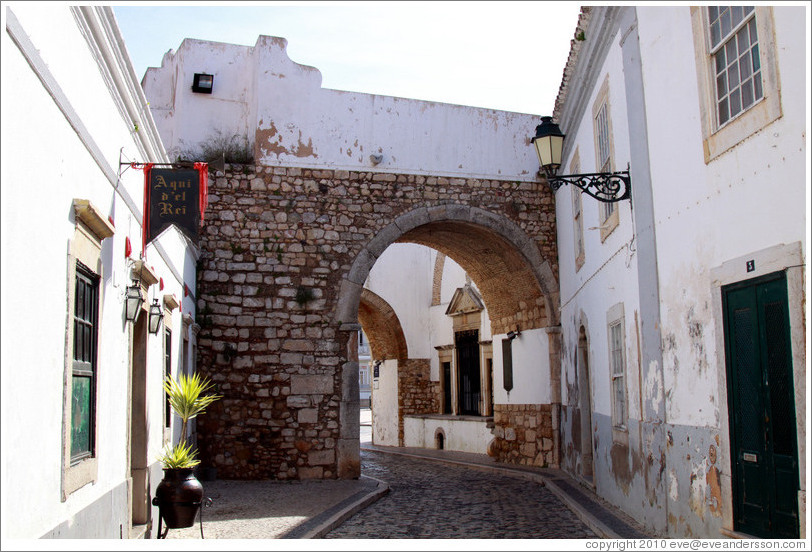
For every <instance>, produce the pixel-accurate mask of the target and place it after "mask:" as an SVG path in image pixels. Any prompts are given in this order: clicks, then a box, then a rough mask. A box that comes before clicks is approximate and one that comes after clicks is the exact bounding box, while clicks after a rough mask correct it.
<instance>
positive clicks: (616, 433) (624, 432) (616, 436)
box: [612, 426, 629, 447]
mask: <svg viewBox="0 0 812 552" xmlns="http://www.w3.org/2000/svg"><path fill="white" fill-rule="evenodd" d="M612 442H613V443H617V444H619V445H624V446H627V447H628V446H629V429H628V428H626V427H617V426H615V427H612Z"/></svg>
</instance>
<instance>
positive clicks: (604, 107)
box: [592, 75, 619, 242]
mask: <svg viewBox="0 0 812 552" xmlns="http://www.w3.org/2000/svg"><path fill="white" fill-rule="evenodd" d="M592 127H593V134H594V138H595V165H596V167H598V169H597V170H596V171H595V172H613V171H614V165H615V164H614V158H615V152H614V143H613V142H614V141H613V140H612V117H611V103H610V102H609V75H606V77H605V78H604V80H603V84H601V87H600V89H599V90H598V94H597V96H596V97H595V102H594V103H593V104H592ZM598 213H599V215H598V223H599V227H600V230H601V242H604V241H605V240H606V238H607V237H608V236H609V234H611V233H612V231H613V230H614V229H615V228H617V225H618V223H619V215H618V208H617V205H616V204H615V203H606V202H603V201H601V202H599V205H598Z"/></svg>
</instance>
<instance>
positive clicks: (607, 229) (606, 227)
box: [600, 209, 620, 243]
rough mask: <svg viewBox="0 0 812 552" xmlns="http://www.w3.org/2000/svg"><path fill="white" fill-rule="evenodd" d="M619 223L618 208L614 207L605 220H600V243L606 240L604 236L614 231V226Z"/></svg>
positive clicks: (606, 236)
mask: <svg viewBox="0 0 812 552" xmlns="http://www.w3.org/2000/svg"><path fill="white" fill-rule="evenodd" d="M619 224H620V215H619V214H618V210H617V209H615V212H614V213H612V214H611V215H609V216H608V217H607V218H606V220H604V221H603V222H601V226H600V229H601V243H603V242H605V241H606V238H608V237H609V235H610V234H611V233H612V232H614V231H615V228H617V227H618V225H619Z"/></svg>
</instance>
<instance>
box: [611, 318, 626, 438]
mask: <svg viewBox="0 0 812 552" xmlns="http://www.w3.org/2000/svg"><path fill="white" fill-rule="evenodd" d="M615 330H616V331H617V334H618V335H617V338H618V339H617V340H614V339H613V331H615ZM606 343H607V352H608V357H607V360H608V366H609V381H610V393H611V402H612V427H613V429H614V430H618V431H621V432H625V431H627V424H626V422H627V421H628V419H629V400H628V392H627V389H626V387H627V378H626V372H627V370H626V353H625V347H626V345H625V344H626V324H625V316H624V309H623V303H618V304H616V305H614V306H613V307H612V308H610V309H609V311H608V312H607V313H606ZM618 391H619V395H618ZM618 398H620V400H618Z"/></svg>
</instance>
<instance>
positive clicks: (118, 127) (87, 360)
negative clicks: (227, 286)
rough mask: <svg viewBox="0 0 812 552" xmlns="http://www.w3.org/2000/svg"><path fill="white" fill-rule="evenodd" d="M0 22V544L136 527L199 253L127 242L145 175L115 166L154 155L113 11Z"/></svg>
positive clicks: (142, 515) (162, 434) (110, 534)
mask: <svg viewBox="0 0 812 552" xmlns="http://www.w3.org/2000/svg"><path fill="white" fill-rule="evenodd" d="M2 17H3V21H4V30H5V32H4V33H3V37H2V89H3V93H2V111H3V117H2V135H3V164H2V182H3V189H2V202H0V203H1V205H2V206H1V207H0V209H2V215H1V216H0V218H1V219H2V246H1V247H0V249H1V250H2V259H3V262H2V281H3V286H2V301H0V302H1V303H2V328H3V330H2V332H3V348H2V353H1V354H2V385H1V386H0V387H2V409H3V411H2V412H3V413H2V464H1V466H2V516H3V517H2V524H0V527H2V538H3V543H4V544H3V547H4V548H5V547H6V545H7V543H11V542H13V541H11V540H9V539H20V538H21V539H31V538H33V539H36V538H51V537H61V538H77V537H78V538H116V539H118V538H130V537H143V536H144V535H147V534H150V532H151V531H152V527H153V525H155V524H156V522H157V519H158V510H157V508H154V507H152V506H151V504H150V502H149V501H150V499H151V497H152V496H154V491H155V488H156V486H157V485H158V483H159V482H160V480H161V478H162V471H161V466H160V464H159V463H158V462H157V456H158V455H159V453H160V452H161V450H162V449H163V447H164V445H165V444H166V443H169V442H170V441H171V440H172V438H173V436H172V435H171V432H172V431H173V429H175V428H177V427H179V423H174V422H173V421H172V420H170V419H169V417H168V416H167V412H166V408H167V407H166V404H165V395H164V392H163V389H162V380H163V377H164V374H165V373H168V372H170V371H171V372H172V373H173V374H177V373H178V372H179V371H183V370H188V369H193V366H194V350H195V330H196V324H195V322H194V314H195V301H194V293H195V284H196V270H195V264H196V260H197V255H198V251H197V248H196V246H195V245H193V244H192V243H191V242H190V241H189V240H188V239H187V238H186V237H185V236H184V235H183V234H181V233H180V232H179V231H178V230H177V229H176V228H175V227H170V228H168V229H167V230H166V231H164V232H163V233H162V234H161V235H160V236H159V237H158V238H157V239H155V240H154V241H152V242H150V243H149V244H147V246H146V249H145V250H142V228H141V225H142V219H143V209H144V197H143V196H144V175H143V173H142V172H141V171H140V170H137V169H135V168H132V167H131V166H130V165H129V164H127V163H129V162H139V163H143V162H153V163H160V162H166V161H168V158H167V156H166V153H165V150H164V148H163V145H162V143H161V139H160V137H159V135H158V132H157V130H156V128H155V125H154V122H153V121H152V117H151V114H150V112H149V110H148V109H147V108H146V105H147V104H146V99H145V98H144V94H143V91H142V89H141V87H140V86H139V83H138V81H137V80H136V79H135V76H134V74H133V69H132V66H131V64H130V60H129V57H128V55H127V52H126V49H125V48H124V44H123V40H122V38H121V35H120V34H119V31H118V27H117V26H116V22H115V18H114V16H113V12H112V9H111V8H109V7H107V8H105V7H68V6H64V5H55V6H54V5H42V4H37V3H9V4H8V5H6V4H4V7H3V12H2ZM133 279H137V280H138V285H137V286H136V290H140V293H141V296H142V298H143V299H144V300H145V301H144V303H143V304H142V305H141V307H140V308H139V310H138V311H137V318H136V319H135V321H134V322H130V321H128V320H126V319H125V294H126V292H127V288H128V286H131V285H132V284H133ZM155 301H157V304H158V306H159V307H160V308H161V310H162V312H163V319H162V324H161V326H160V328H159V329H158V332H157V333H155V334H153V333H149V331H148V328H147V321H148V318H149V312H148V309H149V307H150V305H152V304H153V302H155ZM174 437H175V438H177V437H178V436H177V435H175V436H174ZM12 546H13V545H12Z"/></svg>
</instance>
